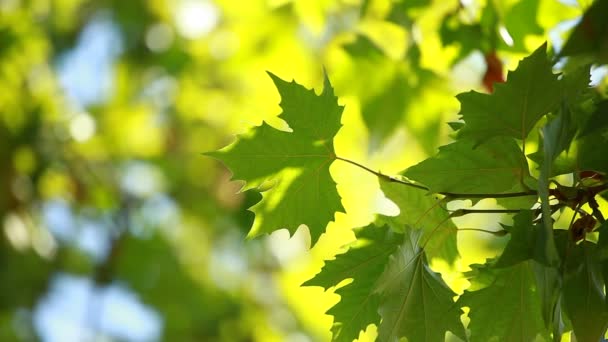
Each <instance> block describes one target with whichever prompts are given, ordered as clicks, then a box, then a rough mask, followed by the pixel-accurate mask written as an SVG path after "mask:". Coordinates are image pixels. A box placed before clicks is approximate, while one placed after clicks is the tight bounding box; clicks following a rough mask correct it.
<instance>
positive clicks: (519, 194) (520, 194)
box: [336, 156, 538, 201]
mask: <svg viewBox="0 0 608 342" xmlns="http://www.w3.org/2000/svg"><path fill="white" fill-rule="evenodd" d="M336 159H337V160H341V161H343V162H346V163H349V164H351V165H354V166H356V167H358V168H361V169H363V170H365V171H367V172H369V173H371V174H374V175H376V176H377V177H378V178H381V179H384V180H386V181H389V182H394V183H399V184H403V185H406V186H410V187H412V188H416V189H420V190H426V191H429V192H430V191H431V189H429V188H427V187H426V186H423V185H418V184H414V183H411V182H407V181H404V180H401V179H398V178H395V177H392V176H389V175H385V174H383V173H381V172H378V171H374V170H372V169H370V168H369V167H367V166H365V165H362V164H360V163H357V162H356V161H352V160H350V159H346V158H342V157H339V156H336ZM438 194H440V195H444V196H446V197H448V201H451V200H454V199H459V198H463V199H467V198H511V197H526V196H537V195H538V193H537V192H536V191H534V190H528V191H521V192H510V193H504V194H483V193H479V194H461V193H454V192H438Z"/></svg>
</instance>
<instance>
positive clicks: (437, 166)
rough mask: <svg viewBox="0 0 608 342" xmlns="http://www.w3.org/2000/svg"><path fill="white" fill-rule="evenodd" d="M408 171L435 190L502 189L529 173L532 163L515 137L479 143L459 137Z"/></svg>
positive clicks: (499, 191) (486, 190)
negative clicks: (529, 163) (478, 144)
mask: <svg viewBox="0 0 608 342" xmlns="http://www.w3.org/2000/svg"><path fill="white" fill-rule="evenodd" d="M404 175H405V176H407V177H408V178H410V179H413V180H415V181H417V182H420V183H422V184H425V185H426V186H428V187H429V188H430V189H431V190H432V191H434V192H451V193H501V192H504V191H507V190H510V189H512V188H513V187H514V186H516V185H518V184H519V183H520V180H521V179H523V176H524V175H528V164H527V161H526V159H525V158H524V156H523V154H522V151H521V149H520V148H519V146H517V143H516V142H515V140H514V139H513V138H509V137H498V138H495V139H491V140H490V141H488V142H486V143H485V144H483V145H481V146H478V147H475V143H474V142H473V141H471V140H459V141H456V142H454V143H452V144H449V145H446V146H443V147H440V148H439V153H438V154H437V155H435V156H434V157H432V158H429V159H426V160H424V161H422V162H421V163H419V164H417V165H414V166H412V167H410V168H409V169H407V170H406V171H405V173H404ZM519 190H520V191H521V190H523V189H519Z"/></svg>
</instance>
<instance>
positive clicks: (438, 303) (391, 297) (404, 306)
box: [377, 230, 465, 342]
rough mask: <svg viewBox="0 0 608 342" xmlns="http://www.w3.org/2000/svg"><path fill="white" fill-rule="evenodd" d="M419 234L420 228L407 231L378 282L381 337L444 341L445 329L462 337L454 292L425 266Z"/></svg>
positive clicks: (387, 338)
mask: <svg viewBox="0 0 608 342" xmlns="http://www.w3.org/2000/svg"><path fill="white" fill-rule="evenodd" d="M421 236H422V231H420V230H410V231H409V233H408V234H407V236H406V238H405V241H404V243H403V245H402V246H401V247H399V249H398V250H397V251H396V252H395V253H394V254H393V255H392V256H391V257H390V260H389V263H388V266H387V268H386V269H385V271H384V273H383V274H382V275H381V277H380V280H379V282H378V288H377V291H378V292H379V293H380V294H381V303H382V304H381V306H380V316H382V322H381V324H380V326H379V327H378V336H379V338H380V340H381V341H398V340H399V339H400V338H401V337H406V338H407V339H408V341H416V342H418V341H421V342H422V341H429V342H431V341H432V342H435V341H443V340H444V339H445V333H446V332H447V331H451V332H452V333H454V334H455V335H456V336H458V337H460V338H462V339H465V332H464V328H463V326H462V323H461V321H460V315H461V314H462V312H461V311H460V310H459V308H458V307H457V306H456V305H455V303H454V301H453V298H454V297H455V296H456V294H455V293H454V292H453V291H452V290H451V289H450V288H449V287H448V286H447V285H446V284H445V283H444V282H443V280H442V279H441V276H440V275H439V274H437V273H435V272H433V271H432V270H431V269H430V267H429V266H428V263H427V260H426V257H425V255H424V253H423V250H422V249H421V247H420V246H419V244H418V243H419V242H420V241H421Z"/></svg>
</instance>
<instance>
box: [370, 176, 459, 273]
mask: <svg viewBox="0 0 608 342" xmlns="http://www.w3.org/2000/svg"><path fill="white" fill-rule="evenodd" d="M380 188H381V189H382V192H384V194H385V195H386V197H388V199H390V200H391V201H393V202H394V203H395V204H396V205H397V206H398V207H399V210H400V212H399V215H398V216H394V217H392V216H381V217H380V220H381V221H384V222H387V223H389V224H390V225H391V227H393V228H394V229H395V230H397V231H399V232H402V231H404V230H405V229H407V228H410V229H419V230H421V231H422V232H423V234H425V237H424V238H425V239H429V241H428V242H427V245H426V248H425V252H426V253H427V255H428V256H429V257H430V258H434V257H438V258H440V259H443V260H445V261H446V262H448V263H453V262H454V261H456V259H457V258H458V247H457V233H458V230H457V229H456V225H454V222H452V220H451V219H450V213H449V212H448V211H447V210H446V209H445V208H444V206H445V203H444V202H443V201H442V200H440V199H437V198H436V197H435V196H433V195H431V194H429V193H428V192H427V191H425V190H420V189H415V188H412V187H409V186H405V185H403V184H399V183H397V182H389V181H386V180H382V179H381V180H380Z"/></svg>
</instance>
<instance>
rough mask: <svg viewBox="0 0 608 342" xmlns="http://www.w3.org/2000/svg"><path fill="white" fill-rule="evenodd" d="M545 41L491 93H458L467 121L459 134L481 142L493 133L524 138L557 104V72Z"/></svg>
mask: <svg viewBox="0 0 608 342" xmlns="http://www.w3.org/2000/svg"><path fill="white" fill-rule="evenodd" d="M546 48H547V46H546V44H543V45H542V46H541V47H539V48H538V49H537V50H536V51H534V53H532V54H531V55H530V56H528V57H526V58H524V59H523V60H522V61H521V62H520V63H519V65H518V67H517V69H516V70H515V71H513V72H509V75H508V77H507V82H506V83H502V84H496V85H495V88H494V93H492V94H482V93H478V92H475V91H470V92H467V93H463V94H460V95H458V96H457V98H458V100H459V101H460V103H461V108H460V115H461V117H462V119H463V120H464V121H465V123H466V125H465V126H464V127H463V128H462V129H461V130H460V131H459V133H458V136H459V137H462V138H465V137H467V138H471V139H473V140H474V141H475V142H476V143H481V142H484V141H486V140H488V139H489V138H491V137H494V136H510V137H514V138H517V139H521V140H525V139H526V137H527V136H528V133H530V130H531V129H532V127H534V125H535V124H536V123H537V122H538V120H539V119H540V118H541V117H542V116H543V115H545V114H547V113H548V112H550V111H552V110H553V109H555V108H556V106H557V105H558V103H559V100H560V98H561V96H560V95H561V92H560V84H559V82H558V79H557V75H555V74H553V72H552V71H551V68H552V67H551V63H550V62H549V60H548V59H547V52H546Z"/></svg>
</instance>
